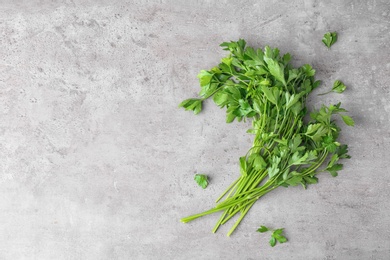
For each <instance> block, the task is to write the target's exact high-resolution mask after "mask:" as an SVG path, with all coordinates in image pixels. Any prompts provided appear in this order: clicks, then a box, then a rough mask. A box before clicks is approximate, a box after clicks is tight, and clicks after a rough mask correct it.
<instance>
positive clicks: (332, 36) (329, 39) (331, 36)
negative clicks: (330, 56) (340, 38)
mask: <svg viewBox="0 0 390 260" xmlns="http://www.w3.org/2000/svg"><path fill="white" fill-rule="evenodd" d="M336 41H337V32H327V33H325V34H324V37H323V38H322V42H323V43H324V44H325V45H326V47H328V48H330V46H332V45H333V44H334V43H335V42H336Z"/></svg>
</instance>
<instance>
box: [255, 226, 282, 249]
mask: <svg viewBox="0 0 390 260" xmlns="http://www.w3.org/2000/svg"><path fill="white" fill-rule="evenodd" d="M283 230H284V228H279V229H275V230H270V229H269V228H267V227H266V226H261V227H260V228H259V229H257V232H260V233H265V232H268V231H271V232H272V234H271V239H270V240H269V244H270V245H271V246H272V247H274V246H275V245H276V241H278V242H279V243H281V244H283V243H285V242H287V238H286V237H285V236H284V235H283Z"/></svg>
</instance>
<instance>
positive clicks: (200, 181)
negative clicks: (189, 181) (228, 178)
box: [194, 174, 209, 189]
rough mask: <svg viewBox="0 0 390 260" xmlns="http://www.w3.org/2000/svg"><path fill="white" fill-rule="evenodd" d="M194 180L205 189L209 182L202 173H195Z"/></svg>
mask: <svg viewBox="0 0 390 260" xmlns="http://www.w3.org/2000/svg"><path fill="white" fill-rule="evenodd" d="M194 180H195V181H196V183H198V185H199V186H200V187H202V188H203V189H206V187H207V185H208V184H209V181H208V178H207V176H206V175H204V174H195V177H194Z"/></svg>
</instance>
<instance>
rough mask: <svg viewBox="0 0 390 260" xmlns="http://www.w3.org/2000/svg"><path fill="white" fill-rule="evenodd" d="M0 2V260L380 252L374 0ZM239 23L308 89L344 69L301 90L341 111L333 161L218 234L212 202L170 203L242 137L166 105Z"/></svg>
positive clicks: (377, 255) (184, 199) (218, 182)
mask: <svg viewBox="0 0 390 260" xmlns="http://www.w3.org/2000/svg"><path fill="white" fill-rule="evenodd" d="M187 2H188V3H187ZM0 3H1V4H0V99H1V100H0V113H1V120H0V169H1V175H0V259H248V260H249V259H275V260H276V259H297V260H298V259H299V260H302V259H341V260H345V259H347V260H348V259H351V260H356V259H375V260H377V259H384V260H387V259H390V207H389V206H390V202H389V201H390V200H389V199H390V174H389V170H388V162H389V152H390V148H389V143H390V131H389V127H390V122H389V119H390V117H389V112H390V93H389V90H390V88H389V83H390V78H389V75H390V50H389V47H390V46H389V43H390V34H389V32H390V3H389V1H388V0H368V1H352V0H345V1H336V0H334V1H315V0H313V1H300V0H294V1H287V0H285V1H276V0H274V1H268V0H267V1H266V0H262V1H245V3H244V2H240V1H191V3H189V1H158V2H157V1H142V2H141V1H139V2H132V1H130V2H129V1H92V0H90V1H72V0H63V1H59V0H58V1H56V0H53V1H21V0H20V1H11V0H9V1H6V0H2V1H0ZM327 31H337V32H338V33H339V41H338V42H337V43H336V44H335V45H334V46H333V47H332V49H331V50H330V51H328V50H327V49H326V48H325V47H324V46H323V44H322V43H321V38H322V35H323V34H324V33H325V32H327ZM240 37H241V38H245V39H246V40H247V41H248V43H249V45H252V46H255V47H260V46H264V45H265V44H269V45H271V46H275V47H279V48H280V49H281V52H290V53H291V54H292V55H293V56H294V63H295V64H296V65H302V64H304V63H310V64H312V65H313V67H314V68H315V69H316V70H317V72H318V73H317V75H318V77H317V78H318V79H322V80H323V81H324V84H323V85H322V87H321V89H319V90H318V91H317V92H316V93H320V92H324V91H325V90H326V89H328V88H330V87H331V84H332V82H333V81H334V80H335V79H341V80H343V81H344V82H345V83H346V84H347V85H348V87H349V88H348V90H347V91H346V92H345V93H344V94H342V95H337V94H331V95H328V96H326V97H322V98H320V97H318V96H316V95H312V97H311V100H310V105H311V106H313V105H317V106H319V105H320V104H322V103H326V104H328V103H335V102H338V101H341V102H342V103H343V104H344V107H345V108H347V109H348V110H350V111H351V113H350V114H351V115H352V116H353V117H354V118H355V121H356V127H355V128H353V129H352V128H351V129H347V128H346V127H343V129H344V131H343V134H342V141H343V142H346V143H348V144H350V154H351V155H352V159H351V160H349V161H346V162H345V170H343V171H342V172H341V173H340V175H339V177H337V178H332V177H330V176H329V175H328V174H322V175H321V176H320V183H319V184H318V185H313V186H311V187H310V188H309V189H308V190H306V191H304V190H302V189H301V188H300V187H296V188H289V189H279V190H275V191H274V192H272V193H271V194H269V195H267V196H266V197H264V198H263V199H262V200H261V201H259V202H258V203H257V204H256V205H255V206H254V207H253V208H252V210H251V211H250V213H249V214H248V215H247V217H246V218H245V220H244V221H243V223H242V224H241V225H240V227H239V228H238V229H237V230H236V232H235V233H234V234H233V236H232V237H230V238H227V237H226V236H225V234H226V232H227V231H228V229H229V227H228V226H227V227H223V228H222V229H220V232H218V233H217V234H212V233H211V232H210V231H211V228H212V227H213V225H214V223H215V221H216V220H217V218H218V216H217V215H213V216H208V217H205V218H203V219H200V220H197V221H194V222H192V223H190V224H182V223H180V222H179V219H180V218H181V217H184V216H186V215H189V214H193V213H197V212H199V211H202V210H205V209H208V208H209V207H212V206H213V205H214V204H213V201H214V199H215V198H216V197H217V195H219V193H220V192H221V191H223V190H224V188H226V187H227V186H228V184H230V183H231V181H233V180H234V179H235V178H236V177H237V176H238V166H237V160H238V157H239V156H241V155H243V154H245V153H246V151H247V150H248V148H249V147H250V145H251V136H249V135H248V134H246V133H245V131H246V129H247V126H246V125H245V124H242V123H241V124H236V123H233V124H230V125H227V124H225V118H224V111H222V110H220V109H218V108H217V107H215V106H214V105H213V104H212V102H206V104H205V109H204V112H203V113H201V114H200V115H198V116H194V115H192V114H191V113H190V112H186V111H184V110H180V109H178V108H177V104H178V103H179V102H180V101H181V100H183V99H185V98H188V97H191V96H195V94H196V93H197V92H198V82H197V78H196V75H197V73H198V72H199V70H201V69H207V68H210V67H212V66H214V65H215V64H217V63H218V62H219V59H220V58H221V57H222V55H224V54H223V52H222V51H221V50H220V48H219V47H218V45H219V44H220V43H221V42H223V41H230V40H237V39H238V38H240ZM196 172H201V173H206V174H208V175H210V177H211V184H210V186H209V188H207V189H206V190H202V189H200V188H199V187H197V186H196V184H195V182H194V181H193V175H194V173H196ZM261 224H264V225H268V226H271V227H274V228H277V227H285V228H286V235H287V237H288V238H289V240H290V241H289V242H288V243H286V244H283V245H278V246H276V247H275V248H271V247H269V246H268V244H267V241H268V236H266V235H263V234H259V233H257V232H255V230H256V229H257V228H258V226H259V225H261Z"/></svg>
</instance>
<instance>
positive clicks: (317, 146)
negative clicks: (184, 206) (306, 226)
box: [179, 39, 354, 235]
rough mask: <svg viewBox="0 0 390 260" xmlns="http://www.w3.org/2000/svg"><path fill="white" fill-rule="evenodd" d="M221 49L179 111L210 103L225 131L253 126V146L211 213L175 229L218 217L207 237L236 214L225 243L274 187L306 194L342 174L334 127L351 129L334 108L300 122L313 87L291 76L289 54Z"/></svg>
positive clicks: (343, 151)
mask: <svg viewBox="0 0 390 260" xmlns="http://www.w3.org/2000/svg"><path fill="white" fill-rule="evenodd" d="M221 46H222V47H223V49H224V50H226V51H228V52H229V54H228V55H227V56H226V57H224V58H223V59H222V60H221V63H220V64H219V65H218V66H216V67H214V68H212V69H210V70H202V71H201V72H200V74H199V75H198V77H199V81H200V86H201V90H200V92H199V97H198V98H191V99H187V100H184V101H183V102H182V103H181V104H180V105H179V106H180V107H183V108H185V109H186V110H191V111H193V112H194V113H195V114H197V113H199V112H200V111H201V110H202V102H203V101H204V100H205V99H208V98H212V99H213V100H214V102H215V104H217V105H218V106H219V107H221V108H226V122H227V123H230V122H232V121H234V120H237V121H242V120H244V121H245V120H246V119H251V120H252V128H251V129H249V130H248V133H250V134H253V135H254V139H253V145H252V147H251V148H250V149H249V151H248V152H247V154H246V155H244V156H242V157H240V158H239V164H240V176H239V178H238V179H237V180H235V181H234V182H233V183H232V184H231V185H230V186H229V187H228V188H227V189H226V191H224V192H223V193H222V195H221V196H220V197H219V198H218V199H217V201H216V203H217V204H216V206H215V207H214V208H212V209H210V210H207V211H204V212H202V213H199V214H195V215H192V216H189V217H185V218H183V219H181V221H182V222H184V223H186V222H189V221H192V220H194V219H196V218H199V217H202V216H205V215H209V214H212V213H216V212H222V215H221V217H220V218H219V220H218V221H217V223H216V225H215V227H214V229H213V232H216V231H217V229H218V228H219V227H220V226H221V225H223V224H225V223H227V222H228V221H229V220H230V219H231V218H232V217H234V216H235V215H236V214H239V217H238V219H237V220H236V222H235V223H234V224H233V226H232V228H231V229H230V231H229V232H228V235H230V234H232V232H233V231H234V230H235V229H236V228H237V226H238V225H239V223H240V222H241V220H242V219H243V218H244V217H245V215H246V214H247V212H248V211H249V210H250V208H251V207H252V206H253V204H254V203H255V202H256V201H257V200H258V199H259V198H261V197H262V196H264V195H266V194H267V193H269V192H270V191H272V190H274V189H276V188H278V187H280V186H283V187H289V186H296V185H302V186H303V187H304V188H306V186H307V185H310V184H316V183H317V182H318V179H317V176H316V175H317V174H318V173H320V172H322V171H328V172H329V173H330V174H332V176H337V172H338V171H339V170H341V169H342V167H343V165H342V164H340V163H339V160H340V159H344V158H350V157H349V155H348V154H347V152H348V150H347V145H342V144H340V143H339V142H338V141H337V138H338V136H339V132H340V127H338V125H337V124H336V122H335V121H334V120H333V119H334V116H341V118H342V120H343V121H344V122H345V123H346V124H347V125H351V126H353V125H354V121H353V120H352V118H351V117H349V116H347V115H345V112H347V111H346V110H345V109H343V108H341V106H340V103H338V104H335V105H330V106H324V105H323V106H322V107H321V108H320V109H318V110H316V111H313V112H311V113H310V118H311V119H310V121H308V122H307V121H306V120H304V118H305V116H306V115H307V114H308V109H307V108H306V106H305V102H306V99H307V96H308V95H309V94H310V93H311V92H312V91H313V90H314V89H315V88H317V87H318V86H319V85H320V81H316V80H315V79H314V75H315V70H314V69H313V68H312V67H311V66H310V65H308V64H306V65H303V66H301V67H299V68H294V67H293V66H292V65H291V64H290V63H289V62H290V60H291V56H290V54H288V53H287V54H284V55H283V56H281V55H280V53H279V50H278V49H277V48H270V47H268V46H266V47H265V48H264V50H262V49H256V50H255V49H253V48H251V47H247V46H246V42H245V41H244V40H242V39H240V40H238V41H232V42H224V43H222V44H221ZM222 199H224V200H223V201H221V200H222Z"/></svg>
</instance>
